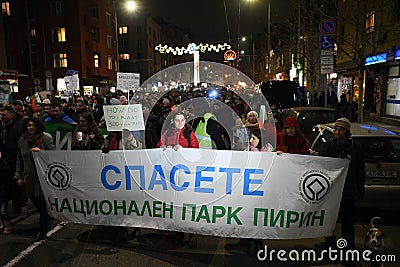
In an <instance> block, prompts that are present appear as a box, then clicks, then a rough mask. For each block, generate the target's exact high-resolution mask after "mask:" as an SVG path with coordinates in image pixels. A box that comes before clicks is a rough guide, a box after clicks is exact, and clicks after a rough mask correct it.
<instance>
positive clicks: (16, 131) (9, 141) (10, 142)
mask: <svg viewBox="0 0 400 267" xmlns="http://www.w3.org/2000/svg"><path fill="white" fill-rule="evenodd" d="M0 120H1V125H0V141H1V142H0V150H1V151H2V153H1V155H2V158H4V160H5V161H6V162H7V163H8V165H9V168H10V170H11V173H15V169H16V165H17V153H18V140H19V138H20V137H21V136H22V131H21V122H19V121H18V120H17V119H16V117H15V110H14V109H13V108H12V107H11V106H4V107H2V108H1V109H0ZM9 197H10V199H11V200H12V209H13V214H14V215H18V214H19V213H21V206H22V205H23V203H25V202H26V201H27V198H25V197H24V194H23V188H21V187H17V186H16V185H15V183H13V184H12V187H11V188H10V194H9Z"/></svg>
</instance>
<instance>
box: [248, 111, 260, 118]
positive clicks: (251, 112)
mask: <svg viewBox="0 0 400 267" xmlns="http://www.w3.org/2000/svg"><path fill="white" fill-rule="evenodd" d="M251 114H254V115H256V118H258V113H257V111H254V110H252V111H249V113H247V115H246V118H247V119H248V118H249V116H250V115H251Z"/></svg>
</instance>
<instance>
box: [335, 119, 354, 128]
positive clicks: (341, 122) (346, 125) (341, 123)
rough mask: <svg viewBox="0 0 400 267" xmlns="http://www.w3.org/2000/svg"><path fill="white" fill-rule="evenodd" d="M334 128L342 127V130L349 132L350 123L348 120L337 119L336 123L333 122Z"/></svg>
mask: <svg viewBox="0 0 400 267" xmlns="http://www.w3.org/2000/svg"><path fill="white" fill-rule="evenodd" d="M333 126H334V127H336V126H337V127H342V128H345V129H347V130H349V131H350V128H351V123H350V121H349V120H348V119H346V118H339V119H337V120H336V121H335V124H334V125H333Z"/></svg>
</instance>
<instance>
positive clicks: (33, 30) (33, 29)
mask: <svg viewBox="0 0 400 267" xmlns="http://www.w3.org/2000/svg"><path fill="white" fill-rule="evenodd" d="M31 37H36V29H35V28H31Z"/></svg>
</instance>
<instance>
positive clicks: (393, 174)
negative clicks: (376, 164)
mask: <svg viewBox="0 0 400 267" xmlns="http://www.w3.org/2000/svg"><path fill="white" fill-rule="evenodd" d="M365 173H366V176H367V177H388V178H397V171H396V170H367V171H365Z"/></svg>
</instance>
